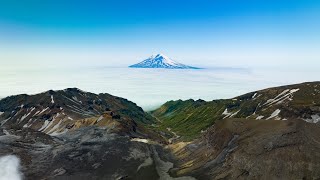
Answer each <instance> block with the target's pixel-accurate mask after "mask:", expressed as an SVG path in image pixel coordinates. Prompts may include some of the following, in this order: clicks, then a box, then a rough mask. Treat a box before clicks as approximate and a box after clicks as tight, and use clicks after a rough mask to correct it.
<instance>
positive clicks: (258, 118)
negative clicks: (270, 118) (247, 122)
mask: <svg viewBox="0 0 320 180" xmlns="http://www.w3.org/2000/svg"><path fill="white" fill-rule="evenodd" d="M263 118H264V116H258V117H257V118H256V120H261V119H263Z"/></svg>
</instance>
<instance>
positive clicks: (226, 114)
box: [222, 109, 240, 119]
mask: <svg viewBox="0 0 320 180" xmlns="http://www.w3.org/2000/svg"><path fill="white" fill-rule="evenodd" d="M239 112H240V110H239V111H237V112H235V113H231V112H228V109H225V110H224V111H223V113H222V115H225V117H224V118H223V119H225V118H227V117H229V118H231V117H233V116H235V115H237V114H238V113H239Z"/></svg>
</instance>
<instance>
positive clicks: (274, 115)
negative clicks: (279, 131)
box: [267, 109, 281, 120]
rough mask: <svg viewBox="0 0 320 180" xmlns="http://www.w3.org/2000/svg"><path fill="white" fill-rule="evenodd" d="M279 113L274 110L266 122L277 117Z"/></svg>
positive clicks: (278, 110)
mask: <svg viewBox="0 0 320 180" xmlns="http://www.w3.org/2000/svg"><path fill="white" fill-rule="evenodd" d="M280 112H281V110H280V109H277V110H275V111H274V112H273V113H272V114H271V116H270V117H268V118H267V120H268V119H272V118H275V117H277V116H278V115H279V113H280Z"/></svg>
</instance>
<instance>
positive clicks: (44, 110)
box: [39, 107, 49, 115]
mask: <svg viewBox="0 0 320 180" xmlns="http://www.w3.org/2000/svg"><path fill="white" fill-rule="evenodd" d="M48 109H49V107H47V108H45V109H42V111H41V112H40V113H39V115H40V114H42V113H44V112H46V111H47V110H48Z"/></svg>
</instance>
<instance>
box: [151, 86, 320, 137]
mask: <svg viewBox="0 0 320 180" xmlns="http://www.w3.org/2000/svg"><path fill="white" fill-rule="evenodd" d="M152 114H153V116H155V117H157V118H158V119H159V120H160V121H161V123H160V124H159V126H160V127H159V129H161V130H165V129H167V128H171V130H172V131H174V132H175V133H177V134H178V135H180V136H182V137H183V138H185V139H189V140H190V139H193V138H195V137H198V136H199V135H200V134H201V132H204V131H205V130H206V129H207V128H209V127H210V126H212V125H213V124H214V123H215V121H217V120H220V119H226V118H247V119H257V120H271V119H273V120H287V119H290V118H295V119H302V120H305V121H307V122H311V123H317V122H318V121H319V120H320V116H319V115H320V82H310V83H303V84H296V85H290V86H282V87H276V88H269V89H265V90H261V91H256V92H251V93H248V94H245V95H242V96H239V97H235V98H233V99H225V100H214V101H210V102H206V101H203V100H198V101H194V100H187V101H181V100H178V101H169V102H167V103H165V104H164V105H163V106H161V107H160V108H159V109H156V110H155V111H152Z"/></svg>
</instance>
